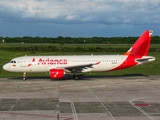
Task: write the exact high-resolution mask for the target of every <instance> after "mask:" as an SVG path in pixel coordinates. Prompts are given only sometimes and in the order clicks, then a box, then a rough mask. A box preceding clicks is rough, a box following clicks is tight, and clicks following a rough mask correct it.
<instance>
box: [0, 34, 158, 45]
mask: <svg viewBox="0 0 160 120" xmlns="http://www.w3.org/2000/svg"><path fill="white" fill-rule="evenodd" d="M137 38H138V37H92V38H85V37H79V38H72V37H62V36H59V37H57V38H52V37H38V36H37V37H30V36H24V37H0V39H1V40H2V41H3V40H4V42H5V43H22V42H23V43H55V44H82V43H86V44H133V43H134V42H135V41H136V40H137ZM152 44H160V36H153V38H152Z"/></svg>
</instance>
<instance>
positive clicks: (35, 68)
mask: <svg viewBox="0 0 160 120" xmlns="http://www.w3.org/2000/svg"><path fill="white" fill-rule="evenodd" d="M152 33H153V31H152V30H146V31H145V32H144V33H143V34H142V35H141V36H140V37H139V38H138V40H137V41H136V42H135V43H134V44H133V45H132V47H131V48H130V49H129V50H128V51H127V52H126V53H125V54H123V55H83V56H23V57H17V58H14V59H12V60H11V61H10V62H9V63H7V64H5V65H4V66H3V69H4V70H6V71H10V72H23V73H24V76H23V79H24V80H25V79H26V76H25V74H26V73H27V72H49V73H50V78H51V79H56V78H63V77H64V76H65V74H68V73H70V74H73V76H74V79H78V75H77V74H79V73H81V72H91V71H113V70H120V69H124V68H129V67H132V66H136V65H139V64H144V63H147V62H151V61H154V60H155V57H152V56H148V50H149V47H150V42H151V38H152Z"/></svg>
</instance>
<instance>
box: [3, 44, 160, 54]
mask: <svg viewBox="0 0 160 120" xmlns="http://www.w3.org/2000/svg"><path fill="white" fill-rule="evenodd" d="M128 49H129V48H112V47H107V48H103V47H96V46H94V47H93V46H92V47H88V46H86V47H79V46H75V47H65V46H61V47H60V46H54V45H44V46H37V45H36V46H25V47H24V46H17V47H16V46H14V47H0V50H5V51H15V52H19V51H21V52H31V53H36V52H73V51H74V52H116V53H119V52H126V51H127V50H128ZM149 51H150V52H160V49H159V48H150V50H149Z"/></svg>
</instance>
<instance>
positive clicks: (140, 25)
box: [0, 0, 160, 37]
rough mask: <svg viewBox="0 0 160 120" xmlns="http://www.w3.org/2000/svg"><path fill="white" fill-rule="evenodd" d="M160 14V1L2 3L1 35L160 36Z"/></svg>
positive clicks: (15, 0)
mask: <svg viewBox="0 0 160 120" xmlns="http://www.w3.org/2000/svg"><path fill="white" fill-rule="evenodd" d="M159 11H160V0H0V36H2V37H23V36H33V37H35V36H39V37H58V36H63V37H118V36H122V37H124V36H126V37H127V36H140V35H141V34H142V33H143V32H144V31H145V30H148V29H151V30H153V36H154V35H158V36H160V12H159Z"/></svg>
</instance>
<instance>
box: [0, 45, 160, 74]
mask: <svg viewBox="0 0 160 120" xmlns="http://www.w3.org/2000/svg"><path fill="white" fill-rule="evenodd" d="M20 45H21V44H0V47H8V46H16V47H17V46H20ZM23 45H25V46H30V45H41V44H23ZM42 45H52V44H42ZM56 45H59V44H56ZM63 46H74V47H75V46H82V45H79V44H68V45H63ZM83 46H84V45H83ZM85 46H90V47H91V46H98V45H95V44H91V45H89V44H87V45H85ZM85 46H84V47H85ZM112 46H114V47H116V46H121V47H123V48H130V46H131V45H113V44H112ZM101 47H111V45H110V46H109V45H101ZM151 47H152V48H160V45H159V44H156V45H151ZM124 52H125V51H124ZM124 52H122V53H124ZM84 54H85V55H90V54H92V53H91V52H85V53H83V52H74V51H73V52H35V53H31V52H13V51H0V77H15V76H19V77H21V76H22V73H11V72H6V71H4V70H3V69H2V67H3V65H4V64H5V63H7V62H9V61H10V60H11V59H12V58H15V57H18V56H24V55H84ZM93 54H117V53H107V52H94V53H93ZM118 54H121V53H118ZM149 55H150V56H155V57H156V61H154V62H151V63H147V64H144V65H139V66H136V67H132V68H129V69H124V70H119V71H112V72H93V73H91V74H90V73H85V74H86V75H97V76H99V75H100V76H103V75H124V74H144V75H156V74H160V71H159V70H160V61H159V59H160V54H159V52H150V53H149ZM27 76H49V75H48V74H46V73H44V74H43V73H30V74H27Z"/></svg>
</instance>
